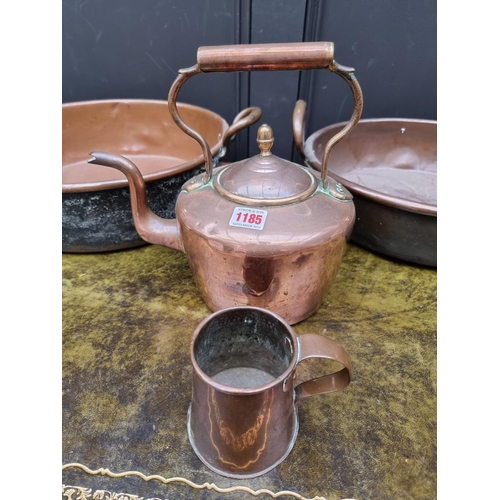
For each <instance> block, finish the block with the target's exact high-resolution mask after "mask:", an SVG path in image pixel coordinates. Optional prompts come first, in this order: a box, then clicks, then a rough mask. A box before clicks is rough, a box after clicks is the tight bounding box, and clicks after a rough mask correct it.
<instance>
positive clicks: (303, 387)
mask: <svg viewBox="0 0 500 500" xmlns="http://www.w3.org/2000/svg"><path fill="white" fill-rule="evenodd" d="M298 342H299V359H298V362H299V363H300V362H301V361H303V360H304V359H308V358H325V359H331V360H332V361H337V362H338V363H341V364H342V365H343V366H344V368H343V369H342V370H340V371H338V372H335V373H332V374H330V375H325V376H324V377H319V378H315V379H312V380H308V381H306V382H303V383H301V384H299V385H297V386H296V387H295V401H299V400H301V399H305V398H308V397H309V396H314V395H316V394H326V393H329V392H336V391H340V390H342V389H344V388H346V387H347V386H348V385H349V384H350V382H351V378H352V369H351V359H350V358H349V354H347V352H346V351H345V349H344V348H343V347H342V346H341V345H340V344H338V343H337V342H335V341H334V340H332V339H329V338H328V337H325V336H323V335H317V334H315V333H306V334H304V335H301V336H300V337H299V338H298Z"/></svg>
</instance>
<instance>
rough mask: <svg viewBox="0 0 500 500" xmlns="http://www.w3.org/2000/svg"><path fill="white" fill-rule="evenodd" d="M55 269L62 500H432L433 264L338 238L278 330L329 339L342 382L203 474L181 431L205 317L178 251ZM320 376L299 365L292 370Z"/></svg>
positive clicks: (75, 258) (111, 256) (89, 259)
mask: <svg viewBox="0 0 500 500" xmlns="http://www.w3.org/2000/svg"><path fill="white" fill-rule="evenodd" d="M62 271H63V287H62V291H63V296H62V324H63V332H62V341H63V355H62V366H63V380H62V386H63V396H62V422H63V431H62V437H63V442H62V463H63V467H62V482H63V498H67V499H84V498H89V499H90V498H119V496H118V493H121V494H122V497H121V499H122V500H128V499H129V498H130V499H132V498H134V499H139V498H143V499H152V498H155V499H162V500H163V499H169V500H170V499H184V498H186V499H218V498H220V499H236V500H237V499H242V500H245V499H249V498H253V496H252V495H255V494H256V492H257V491H258V490H261V489H265V490H268V491H264V492H262V493H261V494H260V495H259V498H272V495H271V493H273V494H274V496H275V497H276V495H278V494H279V497H280V498H281V496H283V498H314V497H316V498H324V499H328V500H338V499H344V498H355V499H359V500H361V499H367V500H368V499H369V500H377V499H391V500H392V499H398V500H402V499H419V500H420V499H422V500H427V499H434V498H436V495H437V472H436V468H437V465H436V455H437V446H436V427H437V426H436V393H437V388H436V371H437V355H436V347H437V338H436V335H437V333H436V306H437V299H436V295H437V271H436V269H430V268H424V267H419V266H415V265H411V264H407V263H403V262H398V261H395V260H391V259H389V258H385V257H383V256H379V255H375V254H373V253H371V252H368V251H366V250H364V249H362V248H360V247H357V246H355V245H353V244H349V245H348V249H347V252H346V255H345V257H344V259H343V261H342V264H341V267H340V270H339V272H338V275H337V277H336V279H335V281H334V283H333V285H332V286H331V288H330V291H329V293H328V295H327V297H326V299H325V301H324V303H323V305H322V306H321V307H320V309H319V310H318V311H317V312H316V313H315V314H313V315H312V316H310V317H309V318H308V319H306V320H305V321H303V322H301V323H299V324H297V325H294V327H293V328H294V330H295V332H296V333H297V334H298V335H301V334H304V333H319V334H322V335H326V336H328V337H331V338H332V339H335V340H336V341H337V342H339V343H340V344H342V346H343V347H344V348H345V349H346V350H347V352H348V353H349V354H350V356H351V360H352V366H353V380H352V382H351V384H350V385H349V387H347V388H346V389H344V390H343V391H341V392H337V393H333V394H325V395H319V396H315V397H311V398H308V399H306V400H304V401H303V402H301V403H300V404H299V406H298V415H299V422H300V429H299V434H298V438H297V441H296V443H295V446H294V448H293V450H292V452H291V453H290V455H289V456H288V457H287V458H286V459H285V460H284V461H283V462H282V463H281V464H280V465H279V466H277V467H276V468H275V469H273V470H272V471H270V472H268V473H267V474H264V475H262V476H260V477H257V478H255V479H249V480H237V479H228V478H225V477H222V476H219V475H217V474H216V473H214V472H212V471H211V470H210V469H208V468H207V467H206V466H205V465H203V464H202V463H201V462H200V460H199V459H198V457H197V456H196V455H195V453H194V451H193V450H192V448H191V446H190V443H189V440H188V436H187V428H186V425H187V411H188V407H189V404H190V399H191V380H192V378H191V377H192V372H191V366H190V360H189V343H190V340H191V336H192V333H193V331H194V329H195V327H196V326H197V324H198V323H200V322H201V321H202V320H203V319H204V318H205V317H206V316H207V315H209V314H210V313H211V311H210V310H209V309H208V308H207V307H206V305H205V304H204V302H203V301H202V299H201V297H200V294H199V293H198V290H197V288H196V285H195V283H194V280H193V277H192V273H191V271H190V268H189V265H188V261H187V258H186V256H185V255H184V254H183V253H182V252H178V251H175V250H171V249H168V248H163V247H159V246H155V245H148V246H144V247H141V248H136V249H133V250H126V251H121V252H111V253H102V254H63V256H62ZM304 363H306V362H304ZM307 363H309V361H308V362H307ZM327 371H328V365H327V364H326V362H325V361H324V360H314V363H309V364H308V365H307V366H306V367H304V369H303V374H305V375H314V376H316V375H322V374H323V373H327ZM141 474H142V475H141ZM153 475H154V476H155V477H153V478H151V477H148V476H153ZM103 492H106V493H103ZM252 492H253V493H252ZM284 492H289V493H287V494H286V495H285V493H284ZM113 494H116V495H115V497H113ZM106 495H107V496H106Z"/></svg>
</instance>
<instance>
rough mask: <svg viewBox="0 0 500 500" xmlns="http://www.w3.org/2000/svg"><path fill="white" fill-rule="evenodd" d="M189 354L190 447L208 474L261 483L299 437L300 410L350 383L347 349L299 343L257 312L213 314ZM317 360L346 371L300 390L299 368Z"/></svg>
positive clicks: (319, 339)
mask: <svg viewBox="0 0 500 500" xmlns="http://www.w3.org/2000/svg"><path fill="white" fill-rule="evenodd" d="M190 349H191V363H192V365H193V393H192V401H191V405H190V408H189V412H188V434H189V440H190V442H191V446H192V447H193V449H194V451H195V452H196V454H197V455H198V457H199V458H200V460H201V461H202V462H203V463H204V464H205V465H206V466H207V467H209V468H210V469H211V470H213V471H215V472H217V473H218V474H221V475H223V476H227V477H232V478H239V479H242V478H252V477H256V476H259V475H261V474H264V473H266V472H268V471H269V470H271V469H273V468H274V467H276V466H277V465H278V464H280V463H281V462H282V461H283V460H284V459H285V458H286V457H287V456H288V454H289V453H290V452H291V450H292V448H293V446H294V444H295V440H296V438H297V433H298V429H299V423H298V418H297V407H296V403H297V402H298V401H300V400H302V399H305V398H307V397H309V396H312V395H315V394H324V393H328V392H334V391H338V390H340V389H344V388H345V387H347V386H348V385H349V383H350V381H351V362H350V359H349V355H348V354H347V352H346V351H345V350H344V349H343V347H342V346H340V345H339V344H337V343H336V342H334V341H333V340H331V339H329V338H327V337H325V336H322V335H316V334H305V335H301V336H297V335H296V334H295V332H294V331H293V329H292V328H291V326H290V325H289V324H288V323H287V322H286V321H285V320H284V319H283V318H281V317H280V316H278V315H277V314H276V313H273V312H271V311H269V310H266V309H263V308H259V307H250V306H238V307H231V308H227V309H222V310H219V311H217V312H215V313H213V314H211V315H210V316H208V317H207V318H205V320H204V321H202V322H201V323H200V325H199V326H198V327H197V328H196V330H195V332H194V335H193V338H192V341H191V348H190ZM314 357H317V358H327V359H331V360H333V361H336V362H338V363H340V364H341V365H343V368H342V369H341V370H340V371H337V372H335V373H333V374H330V375H325V376H324V377H320V378H317V379H313V380H309V381H306V382H303V383H300V384H297V383H296V382H295V380H294V379H295V371H296V368H297V364H298V363H299V362H300V361H302V360H304V359H307V358H314Z"/></svg>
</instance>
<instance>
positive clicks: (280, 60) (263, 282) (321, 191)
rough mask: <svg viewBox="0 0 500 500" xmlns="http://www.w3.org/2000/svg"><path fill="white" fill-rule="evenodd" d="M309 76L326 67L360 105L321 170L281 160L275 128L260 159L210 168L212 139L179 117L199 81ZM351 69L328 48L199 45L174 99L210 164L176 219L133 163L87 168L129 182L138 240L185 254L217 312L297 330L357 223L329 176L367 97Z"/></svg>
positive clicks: (105, 159)
mask: <svg viewBox="0 0 500 500" xmlns="http://www.w3.org/2000/svg"><path fill="white" fill-rule="evenodd" d="M312 68H317V69H320V68H329V69H330V71H332V72H334V73H337V74H339V75H340V76H342V78H344V79H345V80H346V81H347V82H348V83H349V86H350V88H351V91H352V94H353V97H354V104H355V106H354V111H353V114H352V117H351V119H350V120H349V122H347V123H346V125H345V127H344V128H343V129H342V130H341V131H339V133H338V134H336V135H335V136H334V137H332V139H331V140H330V141H329V143H328V144H327V146H326V148H325V151H324V157H323V167H322V169H321V170H320V171H319V172H314V171H312V170H310V169H308V168H306V167H303V166H300V165H297V164H295V163H292V162H289V161H286V160H283V159H280V158H277V157H275V156H274V155H273V154H272V152H271V147H272V143H273V141H274V137H273V134H272V130H271V128H270V127H269V126H268V125H263V126H261V127H260V129H259V132H258V137H257V142H258V144H259V147H260V149H261V153H260V154H259V155H256V156H254V157H253V158H249V159H245V160H242V161H239V162H236V163H234V164H231V165H229V166H223V167H218V168H213V158H212V153H211V151H210V148H209V146H208V143H207V141H206V140H205V138H204V137H203V136H202V135H201V134H199V133H198V132H197V131H195V130H193V129H192V128H190V127H189V126H188V125H187V124H186V123H185V122H184V121H183V120H182V118H181V116H180V114H179V112H178V109H177V96H178V94H179V90H180V88H181V86H182V85H183V84H184V83H185V81H186V80H187V79H189V78H190V77H191V76H193V75H196V74H199V73H204V72H213V71H246V70H253V69H267V70H274V69H290V70H293V69H295V70H297V69H312ZM353 71H354V70H353V69H351V68H344V67H342V66H339V65H338V64H337V63H336V62H335V61H334V60H333V43H331V42H314V43H295V44H264V45H244V46H221V47H201V48H200V49H199V50H198V63H197V64H196V65H195V66H193V67H191V68H188V69H182V70H180V71H179V73H180V74H179V76H178V78H177V79H176V80H175V82H174V83H173V85H172V87H171V89H170V93H169V97H168V105H169V109H170V112H171V115H172V117H173V119H174V121H175V122H176V124H177V125H178V126H179V127H180V128H181V129H182V130H183V131H184V132H186V134H188V135H189V136H191V137H192V138H194V139H195V140H196V141H198V143H199V144H200V146H201V148H202V151H203V156H204V158H205V173H204V174H201V175H198V176H195V177H193V178H192V179H191V180H190V181H188V182H186V183H185V184H184V186H183V189H182V191H181V193H180V195H179V197H178V199H177V204H176V216H177V218H176V219H170V220H165V219H162V218H160V217H158V216H156V215H155V214H154V213H153V212H152V211H151V210H150V208H149V206H148V203H147V197H146V191H145V184H144V180H143V178H142V175H141V173H140V172H139V170H138V169H137V168H136V166H135V165H134V164H133V163H132V162H131V161H130V160H129V159H127V158H125V157H123V156H117V155H111V154H108V153H103V152H94V153H92V155H93V159H92V160H90V162H91V163H95V164H100V165H105V166H109V167H113V168H116V169H118V170H120V171H122V172H123V173H124V174H125V175H126V176H127V178H128V181H129V184H130V190H131V202H132V212H133V216H134V223H135V226H136V229H137V232H138V233H139V234H140V235H141V237H142V238H143V239H144V240H146V241H149V242H150V243H154V244H159V245H165V246H168V247H170V248H175V249H178V250H182V251H185V252H186V254H187V257H188V259H189V263H190V266H191V269H192V271H193V274H194V276H195V279H196V282H197V285H198V287H199V289H200V292H201V294H202V296H203V299H204V301H205V302H206V304H207V305H208V307H210V308H211V309H212V310H213V311H216V310H219V309H222V308H226V307H232V306H238V305H250V306H256V307H263V308H267V309H270V310H272V311H274V312H276V313H278V314H279V315H280V316H282V317H283V318H284V319H285V320H286V321H288V322H289V323H290V324H294V323H297V322H299V321H301V320H303V319H305V318H307V317H308V316H310V315H311V314H312V313H313V312H314V311H316V310H317V309H318V307H319V306H320V305H321V303H322V301H323V299H324V297H325V295H326V294H327V292H328V290H329V288H330V286H331V284H332V283H333V280H334V278H335V275H336V273H337V271H338V269H339V266H340V262H341V259H342V257H343V255H344V253H345V249H346V244H347V240H348V238H349V236H350V234H351V231H352V227H353V224H354V217H355V210H354V204H353V203H352V196H351V194H350V193H349V192H348V191H347V190H346V189H345V188H344V187H343V186H342V185H341V184H339V183H337V182H336V181H335V180H333V179H332V178H330V177H328V175H327V164H328V158H329V156H330V153H331V150H332V148H333V146H334V145H335V144H337V143H338V142H339V141H340V140H342V139H343V138H344V137H345V136H346V135H347V134H348V133H349V132H350V131H351V130H352V129H353V128H354V127H355V125H356V123H357V122H358V121H359V118H360V115H361V110H362V105H363V104H362V103H363V99H362V93H361V89H360V87H359V84H358V82H357V80H356V78H355V77H354V73H353Z"/></svg>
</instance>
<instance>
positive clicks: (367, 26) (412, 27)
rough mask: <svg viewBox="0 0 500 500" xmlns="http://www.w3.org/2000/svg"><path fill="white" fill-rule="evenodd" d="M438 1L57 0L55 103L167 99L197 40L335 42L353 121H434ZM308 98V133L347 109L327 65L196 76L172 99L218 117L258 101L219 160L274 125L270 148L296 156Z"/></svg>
mask: <svg viewBox="0 0 500 500" xmlns="http://www.w3.org/2000/svg"><path fill="white" fill-rule="evenodd" d="M436 18H437V16H436V0H376V1H373V0H142V1H138V0H100V1H95V0H92V1H90V0H72V1H70V0H67V1H64V2H63V8H62V101H63V102H74V101H82V100H93V99H107V98H142V99H167V95H168V91H169V88H170V86H171V84H172V82H173V80H174V78H175V77H176V75H177V71H178V70H179V69H180V68H186V67H189V66H192V65H193V64H195V63H196V51H197V48H198V47H200V46H203V45H229V44H240V43H270V42H300V41H319V40H325V41H333V42H334V43H335V60H336V61H337V62H338V63H339V64H342V65H345V66H351V67H354V68H355V69H356V76H357V78H358V80H359V82H360V85H361V88H362V90H363V94H364V102H365V104H364V109H363V115H362V118H381V117H400V118H424V119H432V120H435V119H436V118H437V116H436V107H437V102H436V101H437V98H436V97H437V92H436V78H437V75H436V59H437V57H436V51H437V47H436V44H437V41H436V38H437V36H436V35H437V21H436ZM298 98H302V99H305V100H306V102H307V105H308V107H307V122H306V137H307V136H309V135H310V134H311V133H312V132H314V131H316V130H318V129H320V128H322V127H325V126H327V125H330V124H332V123H335V122H340V121H344V120H348V119H349V118H350V116H351V113H352V109H353V101H352V96H351V92H350V90H349V88H348V86H347V84H346V83H345V82H344V81H343V80H342V79H341V78H340V77H339V76H338V75H335V74H333V73H330V72H329V71H328V70H320V71H304V72H299V71H277V72H251V73H248V72H244V73H221V74H205V75H198V76H196V77H194V78H192V79H190V80H189V81H188V82H187V83H186V84H185V85H184V86H183V88H182V90H181V93H180V95H179V99H178V100H179V102H187V103H191V104H195V105H198V106H202V107H205V108H208V109H210V110H212V111H214V112H216V113H218V114H220V115H221V116H223V117H224V118H225V119H226V121H227V122H229V123H230V122H232V120H233V118H234V117H235V116H236V114H237V113H238V112H239V111H241V110H242V109H244V108H246V107H248V106H259V107H260V108H261V109H262V118H261V120H260V121H259V122H258V124H257V125H254V126H252V127H251V128H250V129H249V130H246V131H244V132H243V133H240V134H238V137H237V140H236V141H235V144H233V145H232V150H231V154H230V156H229V158H228V159H230V160H235V159H241V158H246V157H247V156H249V155H253V154H256V153H257V152H258V150H257V147H256V144H255V136H256V129H257V127H258V125H260V124H262V123H268V124H269V125H271V127H272V128H273V130H274V135H275V145H274V147H273V152H274V153H275V154H276V155H279V156H281V157H283V158H286V159H292V160H295V161H298V159H299V157H298V155H297V154H296V152H295V151H294V147H293V139H292V130H291V124H292V111H293V107H294V104H295V102H296V100H297V99H298Z"/></svg>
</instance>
